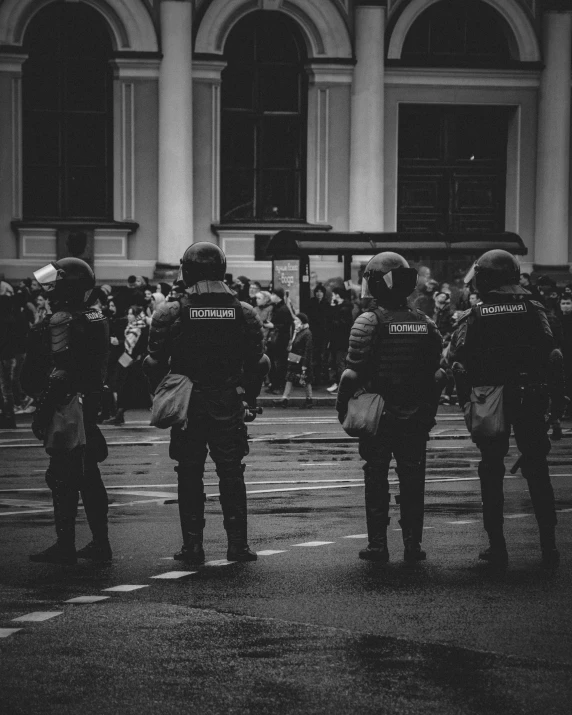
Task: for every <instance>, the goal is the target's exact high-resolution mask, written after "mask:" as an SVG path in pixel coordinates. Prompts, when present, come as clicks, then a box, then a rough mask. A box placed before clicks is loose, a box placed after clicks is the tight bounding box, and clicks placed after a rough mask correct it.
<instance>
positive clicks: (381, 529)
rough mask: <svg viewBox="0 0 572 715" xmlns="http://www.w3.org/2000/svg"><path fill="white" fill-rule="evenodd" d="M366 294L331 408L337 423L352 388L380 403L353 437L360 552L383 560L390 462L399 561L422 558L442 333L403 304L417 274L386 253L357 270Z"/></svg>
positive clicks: (440, 376)
mask: <svg viewBox="0 0 572 715" xmlns="http://www.w3.org/2000/svg"><path fill="white" fill-rule="evenodd" d="M364 282H365V286H364V287H363V290H364V292H365V293H367V294H369V295H371V296H372V297H373V298H374V299H375V300H376V301H377V306H378V307H376V308H375V309H374V310H372V311H368V312H366V313H363V314H362V315H360V316H359V317H358V319H357V320H356V322H355V323H354V325H353V327H352V330H351V335H350V344H349V351H348V355H347V366H348V369H347V370H346V371H345V372H344V374H343V376H342V380H341V382H340V386H339V391H338V399H337V403H336V409H337V411H338V415H339V418H340V421H341V422H343V419H344V417H345V414H346V412H347V409H348V402H349V399H350V398H351V397H352V395H353V394H354V393H355V392H356V391H357V390H358V389H359V388H365V389H366V390H367V391H368V392H373V393H377V394H379V395H381V396H382V398H383V400H384V410H383V414H382V415H381V418H380V422H379V428H378V431H377V433H376V434H375V435H374V436H367V437H360V438H359V454H360V456H361V458H362V459H364V460H365V465H364V467H363V471H364V475H365V511H366V522H367V535H368V545H367V547H366V548H365V549H362V550H361V551H360V553H359V556H360V558H361V559H364V560H366V561H378V562H381V563H386V562H387V561H389V551H388V547H387V526H388V524H389V502H390V493H389V481H388V474H389V464H390V462H391V459H392V457H393V458H395V461H396V463H397V467H396V471H397V475H398V478H399V491H400V496H399V505H400V510H401V520H400V522H399V524H400V526H401V531H402V536H403V544H404V555H403V556H404V560H405V561H406V562H408V563H414V562H416V561H422V560H424V559H425V558H426V553H425V551H423V550H422V549H421V541H422V538H423V516H424V492H425V457H426V449H427V439H428V437H429V431H430V430H431V428H432V427H433V426H434V425H435V415H436V413H437V398H438V393H439V391H440V385H439V384H436V381H437V383H440V381H442V380H443V378H444V375H443V371H442V370H441V369H440V368H439V360H440V356H441V346H442V341H441V336H440V334H439V331H438V330H437V328H436V326H435V323H433V321H432V320H431V319H430V318H428V317H427V316H426V315H425V314H424V313H423V312H421V311H420V310H417V309H416V308H410V307H409V305H408V304H407V297H408V296H409V295H410V294H411V293H412V292H413V291H414V290H415V285H416V282H417V272H416V271H415V269H414V268H410V267H409V264H408V263H407V261H406V260H405V259H404V258H403V257H402V256H400V255H399V254H397V253H392V252H390V251H387V252H384V253H379V254H378V255H377V256H374V257H373V258H372V259H371V260H370V261H369V263H368V264H367V266H366V270H365V272H364Z"/></svg>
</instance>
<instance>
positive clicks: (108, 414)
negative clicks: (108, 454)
mask: <svg viewBox="0 0 572 715" xmlns="http://www.w3.org/2000/svg"><path fill="white" fill-rule="evenodd" d="M103 314H104V315H105V317H106V318H107V319H108V321H109V358H108V362H107V380H106V384H105V389H104V392H103V394H102V399H101V412H100V415H99V419H98V422H100V423H102V424H103V423H104V422H105V421H106V420H109V419H110V418H112V417H115V416H116V414H117V398H118V376H119V372H120V369H121V365H120V364H119V358H120V357H121V356H122V355H123V353H124V352H125V328H126V327H127V323H128V320H127V316H123V317H120V316H118V315H117V307H116V305H115V301H114V299H113V296H111V295H110V296H109V298H108V299H107V305H106V306H105V307H104V309H103Z"/></svg>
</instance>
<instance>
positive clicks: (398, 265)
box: [362, 251, 417, 305]
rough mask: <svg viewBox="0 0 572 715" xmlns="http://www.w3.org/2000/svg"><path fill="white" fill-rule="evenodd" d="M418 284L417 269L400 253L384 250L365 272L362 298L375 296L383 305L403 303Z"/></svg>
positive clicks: (373, 259) (368, 265) (375, 257)
mask: <svg viewBox="0 0 572 715" xmlns="http://www.w3.org/2000/svg"><path fill="white" fill-rule="evenodd" d="M416 285H417V271H416V270H415V268H410V267H409V263H407V261H406V260H405V258H403V256H400V255H399V253H393V252H392V251H384V252H383V253H378V254H377V256H374V257H373V258H372V259H371V260H370V261H369V263H368V264H367V266H366V267H365V271H364V274H363V284H362V298H375V299H376V300H377V301H378V302H379V303H380V304H381V305H395V304H396V303H397V304H399V303H402V302H403V301H404V300H405V298H407V296H408V295H410V294H411V293H413V291H414V290H415V286H416Z"/></svg>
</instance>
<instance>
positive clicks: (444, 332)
mask: <svg viewBox="0 0 572 715" xmlns="http://www.w3.org/2000/svg"><path fill="white" fill-rule="evenodd" d="M433 299H434V303H435V306H434V309H433V312H432V313H431V314H430V317H431V318H432V319H433V321H434V323H435V325H436V326H437V329H438V330H439V332H440V333H441V336H442V337H443V340H444V341H445V342H448V341H449V339H450V338H451V335H452V333H453V326H454V321H453V310H452V309H451V298H450V296H449V294H448V293H446V292H444V291H437V292H436V293H435V294H434V296H433Z"/></svg>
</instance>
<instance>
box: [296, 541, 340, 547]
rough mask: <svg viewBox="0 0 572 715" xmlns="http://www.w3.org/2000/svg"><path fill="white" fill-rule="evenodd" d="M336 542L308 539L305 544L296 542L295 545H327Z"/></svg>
mask: <svg viewBox="0 0 572 715" xmlns="http://www.w3.org/2000/svg"><path fill="white" fill-rule="evenodd" d="M335 543H336V542H335V541H306V542H305V543H304V544H294V546H325V545H326V544H335Z"/></svg>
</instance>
